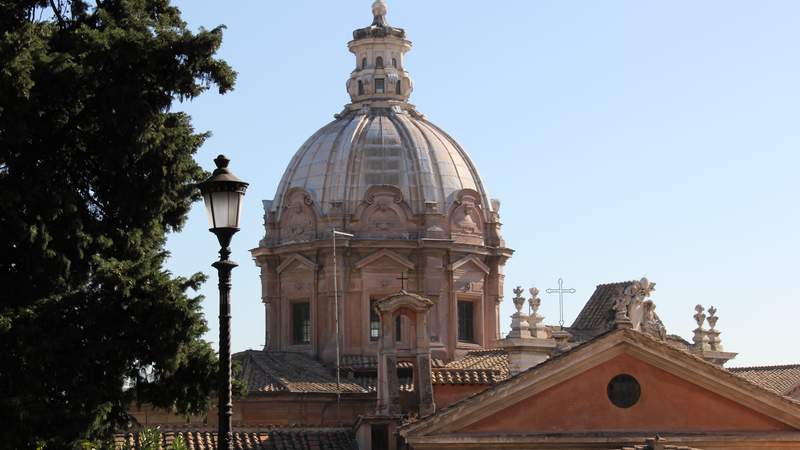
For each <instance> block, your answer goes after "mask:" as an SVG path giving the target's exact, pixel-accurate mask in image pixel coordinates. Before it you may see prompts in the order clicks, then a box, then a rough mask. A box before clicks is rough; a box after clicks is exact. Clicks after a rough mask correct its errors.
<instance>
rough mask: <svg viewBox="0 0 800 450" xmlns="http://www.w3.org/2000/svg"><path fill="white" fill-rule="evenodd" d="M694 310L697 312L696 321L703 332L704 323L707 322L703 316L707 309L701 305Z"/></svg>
mask: <svg viewBox="0 0 800 450" xmlns="http://www.w3.org/2000/svg"><path fill="white" fill-rule="evenodd" d="M694 310H695V311H696V313H695V315H694V321H695V322H697V328H699V329H701V330H702V329H703V323H704V322H705V321H706V315H705V314H703V311H704V310H705V308H703V307H702V306H701V305H697V306H695V307H694Z"/></svg>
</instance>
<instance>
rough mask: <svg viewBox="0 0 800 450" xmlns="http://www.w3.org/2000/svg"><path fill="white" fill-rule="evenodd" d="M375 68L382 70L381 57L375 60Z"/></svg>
mask: <svg viewBox="0 0 800 450" xmlns="http://www.w3.org/2000/svg"><path fill="white" fill-rule="evenodd" d="M375 68H376V69H383V57H382V56H378V57H377V58H375Z"/></svg>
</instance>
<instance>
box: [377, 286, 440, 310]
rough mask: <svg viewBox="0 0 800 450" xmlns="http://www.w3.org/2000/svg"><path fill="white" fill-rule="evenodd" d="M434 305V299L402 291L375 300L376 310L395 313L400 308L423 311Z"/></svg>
mask: <svg viewBox="0 0 800 450" xmlns="http://www.w3.org/2000/svg"><path fill="white" fill-rule="evenodd" d="M431 307H433V301H431V300H430V299H427V298H425V297H423V296H421V295H417V294H412V293H410V292H406V291H400V292H398V293H396V294H392V295H390V296H388V297H384V298H382V299H380V300H378V301H376V302H375V311H377V312H378V313H379V314H380V313H394V312H395V311H397V310H399V309H408V310H411V311H414V312H418V313H423V312H426V311H428V310H429V309H431Z"/></svg>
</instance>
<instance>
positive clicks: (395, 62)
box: [392, 58, 397, 69]
mask: <svg viewBox="0 0 800 450" xmlns="http://www.w3.org/2000/svg"><path fill="white" fill-rule="evenodd" d="M392 67H394V68H395V69H397V58H392Z"/></svg>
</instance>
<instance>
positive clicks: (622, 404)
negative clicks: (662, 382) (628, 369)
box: [608, 373, 642, 408]
mask: <svg viewBox="0 0 800 450" xmlns="http://www.w3.org/2000/svg"><path fill="white" fill-rule="evenodd" d="M641 394H642V387H641V386H640V385H639V382H638V381H636V378H633V377H632V376H631V375H628V374H627V373H623V374H620V375H617V376H615V377H614V378H612V379H611V381H609V382H608V399H609V400H611V403H613V404H614V406H616V407H618V408H630V407H631V406H633V405H635V404H636V403H637V402H638V401H639V397H640V396H641Z"/></svg>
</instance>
